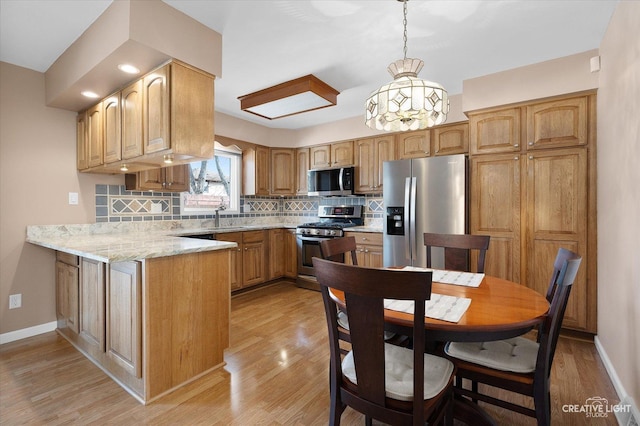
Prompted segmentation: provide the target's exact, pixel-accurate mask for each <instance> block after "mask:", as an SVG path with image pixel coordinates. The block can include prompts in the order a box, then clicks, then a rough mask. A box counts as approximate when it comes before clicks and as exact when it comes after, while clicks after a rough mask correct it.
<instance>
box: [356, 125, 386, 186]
mask: <svg viewBox="0 0 640 426" xmlns="http://www.w3.org/2000/svg"><path fill="white" fill-rule="evenodd" d="M354 145H355V158H356V161H355V165H356V169H355V170H356V184H355V192H356V193H358V194H367V193H381V192H382V163H383V162H384V161H390V160H394V159H395V143H394V137H393V136H383V137H377V138H370V139H359V140H357V141H355V143H354Z"/></svg>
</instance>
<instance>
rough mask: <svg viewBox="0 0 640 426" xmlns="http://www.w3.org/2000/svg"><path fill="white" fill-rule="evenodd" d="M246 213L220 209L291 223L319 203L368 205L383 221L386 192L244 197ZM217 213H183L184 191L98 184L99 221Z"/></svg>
mask: <svg viewBox="0 0 640 426" xmlns="http://www.w3.org/2000/svg"><path fill="white" fill-rule="evenodd" d="M240 204H241V205H242V206H248V209H247V211H246V212H245V213H237V214H233V213H225V212H220V216H221V219H225V218H226V219H234V222H237V220H235V219H239V220H242V219H251V218H263V219H269V218H272V219H274V220H280V221H287V222H300V223H301V222H308V221H313V220H314V218H315V217H316V216H317V214H318V205H354V204H362V205H364V219H365V224H366V225H370V226H378V225H380V226H381V224H382V218H383V215H384V208H383V205H382V195H381V194H376V195H367V196H354V197H307V196H294V197H261V196H243V197H240ZM213 217H214V215H213V214H206V215H205V214H199V215H181V214H180V194H179V193H173V192H155V191H154V192H151V191H142V192H141V191H127V190H126V189H125V186H124V185H96V222H98V223H99V222H139V221H158V220H185V219H212V218H213Z"/></svg>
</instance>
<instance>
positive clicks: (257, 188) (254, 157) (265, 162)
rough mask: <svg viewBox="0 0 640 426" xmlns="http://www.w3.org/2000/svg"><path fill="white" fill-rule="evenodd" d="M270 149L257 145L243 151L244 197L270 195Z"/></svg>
mask: <svg viewBox="0 0 640 426" xmlns="http://www.w3.org/2000/svg"><path fill="white" fill-rule="evenodd" d="M270 162H271V156H270V154H269V148H267V147H264V146H261V145H255V146H254V147H253V148H249V149H245V150H243V151H242V195H269V191H270V188H271V185H270V177H271V173H270V170H271V168H270Z"/></svg>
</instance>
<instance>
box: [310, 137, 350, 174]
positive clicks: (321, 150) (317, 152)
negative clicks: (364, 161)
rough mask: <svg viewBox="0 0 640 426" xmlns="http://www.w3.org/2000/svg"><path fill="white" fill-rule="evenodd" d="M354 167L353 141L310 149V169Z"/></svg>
mask: <svg viewBox="0 0 640 426" xmlns="http://www.w3.org/2000/svg"><path fill="white" fill-rule="evenodd" d="M352 165H353V141H345V142H336V143H332V144H327V145H318V146H312V147H310V148H309V168H310V169H322V168H327V167H346V166H352Z"/></svg>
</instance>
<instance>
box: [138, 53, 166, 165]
mask: <svg viewBox="0 0 640 426" xmlns="http://www.w3.org/2000/svg"><path fill="white" fill-rule="evenodd" d="M143 84H144V86H143V108H142V111H143V116H142V123H143V137H144V153H145V154H150V153H154V152H158V151H163V150H165V149H169V148H171V145H170V138H169V102H170V99H169V65H167V66H164V67H162V68H160V69H158V70H156V71H154V72H152V73H151V74H149V75H147V76H146V77H144V80H143Z"/></svg>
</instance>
